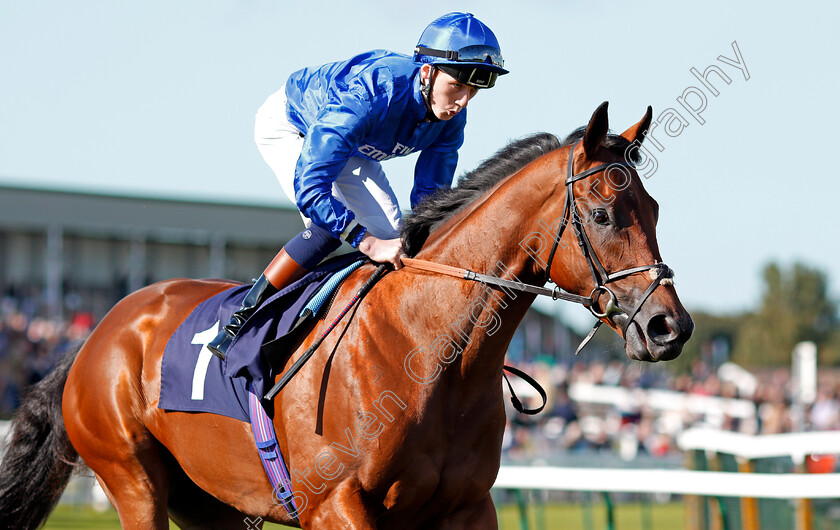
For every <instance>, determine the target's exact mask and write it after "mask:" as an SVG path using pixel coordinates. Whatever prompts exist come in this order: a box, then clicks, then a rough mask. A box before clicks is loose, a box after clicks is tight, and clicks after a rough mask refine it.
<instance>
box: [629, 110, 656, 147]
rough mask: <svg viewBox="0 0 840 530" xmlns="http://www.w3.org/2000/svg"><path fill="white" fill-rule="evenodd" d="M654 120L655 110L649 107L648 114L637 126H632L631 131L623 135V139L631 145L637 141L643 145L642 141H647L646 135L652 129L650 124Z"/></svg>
mask: <svg viewBox="0 0 840 530" xmlns="http://www.w3.org/2000/svg"><path fill="white" fill-rule="evenodd" d="M652 119H653V109H652V108H651V107H650V105H648V108H647V112H646V113H645V117H644V118H642V121H640V122H639V123H637V124H636V125H632V126H630V128H629V129H627V130H626V131H624V132H623V133H621V136H622V138H624V139H625V140H627V141H628V142H630V143H631V144H632V143H633V142H635V141H636V140H638V141H639V143H642V140H644V139H645V134H647V132H648V129H649V128H650V122H651V120H652Z"/></svg>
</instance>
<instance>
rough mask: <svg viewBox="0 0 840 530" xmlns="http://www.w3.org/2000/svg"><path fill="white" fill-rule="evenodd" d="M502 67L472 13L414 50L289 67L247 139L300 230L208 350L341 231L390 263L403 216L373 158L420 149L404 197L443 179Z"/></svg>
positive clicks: (446, 21) (436, 30) (428, 32)
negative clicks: (473, 111)
mask: <svg viewBox="0 0 840 530" xmlns="http://www.w3.org/2000/svg"><path fill="white" fill-rule="evenodd" d="M506 73H508V71H507V70H505V69H504V61H503V59H502V53H501V49H500V47H499V42H498V41H497V40H496V36H495V35H494V34H493V32H492V31H490V28H488V27H487V26H485V25H484V24H483V23H482V22H481V21H479V20H478V19H477V18H475V17H474V16H473V15H472V14H470V13H449V14H447V15H444V16H442V17H440V18H438V19H437V20H435V21H434V22H432V23H431V24H429V26H428V27H427V28H426V29H425V30H424V31H423V34H422V35H421V36H420V40H419V42H418V43H417V47H416V48H415V49H414V57H413V58H412V57H409V56H406V55H402V54H398V53H393V52H389V51H385V50H374V51H370V52H367V53H363V54H361V55H357V56H355V57H353V58H351V59H349V60H347V61H342V62H336V63H330V64H326V65H323V66H321V67H318V68H304V69H303V70H299V71H297V72H295V73H293V74H292V75H291V76H290V77H289V79H288V81H287V82H286V85H285V86H284V87H283V88H282V89H281V90H280V91H278V92H276V93H275V94H273V95H271V96H270V97H269V98H268V100H266V102H265V103H264V104H263V105H262V107H260V109H259V110H258V111H257V116H256V125H255V140H256V142H257V147H258V148H259V150H260V153H261V154H262V156H263V158H264V159H265V161H266V163H267V164H268V165H269V167H271V169H272V170H273V171H274V174H275V175H276V177H277V179H278V180H279V181H280V185H281V187H282V188H283V191H284V192H285V193H286V195H288V196H289V198H290V199H292V200H293V201H294V202H295V204H296V205H297V207H298V208H299V209H300V211H301V215H302V217H303V221H304V224H305V226H306V229H305V230H304V231H303V232H301V233H300V234H298V235H297V236H295V237H294V238H292V239H291V240H290V241H289V242H288V243H287V244H286V245H285V246H284V247H283V249H281V250H280V252H279V253H278V254H277V256H276V257H275V258H274V259H273V260H272V262H271V263H270V264H269V265H268V267H267V268H266V269H265V271H264V272H263V274H262V276H260V278H259V279H258V280H257V281H256V282H255V283H254V285H253V287H252V288H251V290H250V291H249V292H248V294H247V295H246V296H245V299H244V300H243V302H242V307H241V308H240V309H239V310H237V311H236V312H235V313H234V314H233V316H232V317H231V319H230V322H229V323H228V324H227V325H226V326H225V327H224V328H223V329H222V330H221V331H220V332H219V334H218V335H217V336H216V338H215V339H214V340H213V341H212V342H211V343H210V344H208V347H209V348H210V351H212V352H213V353H214V354H215V355H217V356H219V357H221V358H222V359H224V358H225V355H226V353H227V349H228V347H229V346H230V344H231V342H233V339H234V338H235V337H236V334H237V333H238V332H239V329H240V328H241V327H242V325H243V324H244V323H245V321H246V320H247V319H248V318H249V317H250V316H251V314H252V313H253V312H254V311H255V310H256V308H257V307H258V306H259V305H260V304H261V303H262V302H263V301H265V300H266V299H267V298H268V297H270V296H271V295H272V294H274V293H276V292H277V291H278V290H281V289H283V288H284V287H286V286H288V285H289V284H291V283H292V282H294V281H295V280H297V279H299V278H300V277H302V276H303V275H304V274H305V273H306V272H308V271H309V270H312V269H313V268H314V267H315V266H316V265H317V264H318V263H319V262H320V261H321V260H322V259H324V258H325V257H326V256H327V255H328V254H330V253H331V252H333V251H334V250H336V249H337V248H338V247H339V246H340V245H341V241H342V240H344V241H346V242H347V243H349V244H350V245H351V246H353V247H355V248H358V250H360V251H361V252H362V253H364V254H366V255H367V256H368V257H369V258H370V259H371V260H373V261H375V262H379V263H391V264H392V265H393V266H394V268H395V269H399V268H400V267H401V266H402V263H401V261H400V256H401V255H403V251H402V241H401V239H400V227H401V218H402V214H401V212H400V208H399V204H398V202H397V197H396V195H395V194H394V192H393V190H392V189H391V185H390V184H389V183H388V180H387V179H386V177H385V173H384V172H383V171H382V167H381V165H380V162H382V161H383V160H387V159H389V158H393V157H396V156H405V155H408V154H410V153H416V152H419V153H420V155H419V157H418V159H417V163H416V165H415V169H414V187H413V189H412V192H411V206H412V207H414V206H415V205H416V204H417V203H418V202H419V201H420V200H422V199H423V198H424V197H425V196H427V195H429V194H431V193H433V192H435V191H436V190H438V189H440V188H448V187H450V186H451V185H452V179H453V176H454V173H455V166H456V164H457V162H458V149H459V148H460V147H461V144H462V143H463V141H464V125H465V124H466V120H467V113H466V106H467V103H468V102H469V101H470V99H471V98H472V97H473V96H475V95H476V93H477V92H478V90H479V89H482V88H490V87H492V86H493V85H494V84H495V82H496V78H497V77H498V76H499V75H503V74H506Z"/></svg>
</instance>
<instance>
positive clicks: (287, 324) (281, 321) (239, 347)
mask: <svg viewBox="0 0 840 530" xmlns="http://www.w3.org/2000/svg"><path fill="white" fill-rule="evenodd" d="M365 260H366V258H364V256H363V255H362V254H361V253H352V254H345V255H342V256H338V257H336V258H333V259H331V260H328V261H326V262H324V263H323V264H322V265H320V266H318V267H317V268H316V269H315V270H313V271H312V272H310V273H308V274H307V275H306V276H304V277H303V278H301V279H300V280H298V281H296V282H294V283H293V284H291V285H289V286H288V287H286V288H285V289H283V290H281V291H279V292H277V293H275V294H274V295H273V296H271V297H270V298H268V299H267V300H266V301H265V302H264V303H263V304H262V305H261V306H260V307H259V308H258V309H257V310H256V311H255V312H254V314H253V315H251V317H250V318H249V319H248V320H247V322H245V324H244V325H243V326H242V329H241V330H240V333H239V335H238V336H237V338H236V339H235V340H234V341H233V343H231V346H230V348H229V349H228V355H227V358H226V360H224V361H222V360H220V359H219V358H218V357H215V356H213V355H212V354H211V353H210V350H209V349H208V348H207V347H206V344H207V343H208V342H209V341H210V340H212V339H213V338H214V337H215V333H217V332H218V330H219V328H220V325H221V323H223V322H227V321H228V320H229V319H230V315H231V314H232V313H233V312H234V311H236V310H237V309H238V308H239V306H240V305H241V302H242V299H243V298H244V297H245V295H246V294H247V292H248V289H249V287H250V286H248V285H244V286H237V287H233V288H231V289H228V290H226V291H223V292H221V293H219V294H217V295H215V296H213V297H211V298H209V299H208V300H206V301H204V302H202V303H201V304H200V305H199V306H198V307H196V308H195V309H194V310H193V312H192V313H190V315H189V316H188V317H187V318H186V319H185V320H184V322H183V323H182V324H181V325H180V326H179V327H178V329H177V330H176V331H175V333H174V334H173V335H172V337H170V339H169V341H168V342H167V345H166V349H165V350H164V354H163V361H162V366H161V392H160V401H159V404H158V407H159V408H162V409H165V410H178V411H189V412H211V413H215V414H221V415H223V416H229V417H232V418H236V419H239V420H242V421H249V416H248V408H249V406H248V396H249V388H248V384H249V383H250V393H254V394H256V395H257V396H260V397H263V396H265V394H266V392H267V390H268V386H270V385H271V384H272V382H273V380H274V378H275V376H276V375H277V370H279V369H280V368H281V367H282V366H283V364H284V363H285V361H286V359H287V358H288V356H289V355H290V354H291V353H292V347H293V346H294V344H295V342H296V341H297V340H299V339H300V338H301V336H302V335H303V334H304V333H306V332H307V331H308V330H310V329H311V328H312V326H314V325H315V323H316V322H317V321H318V316H319V315H321V314H323V313H324V312H325V310H326V308H327V307H328V306H329V304H330V302H331V300H332V297H333V296H334V294H333V293H334V292H335V291H336V288H337V287H338V285H340V283H341V281H342V280H344V278H346V277H347V275H348V274H349V273H350V272H352V271H353V270H355V269H356V268H358V267H359V266H360V265H361V264H362V263H364V261H365Z"/></svg>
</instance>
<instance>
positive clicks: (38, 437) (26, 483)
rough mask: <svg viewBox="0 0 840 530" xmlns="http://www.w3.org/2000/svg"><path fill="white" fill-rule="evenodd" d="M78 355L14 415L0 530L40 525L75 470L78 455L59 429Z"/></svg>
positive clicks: (62, 363) (0, 484) (3, 471)
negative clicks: (64, 396)
mask: <svg viewBox="0 0 840 530" xmlns="http://www.w3.org/2000/svg"><path fill="white" fill-rule="evenodd" d="M78 351H79V348H76V349H75V350H72V351H69V352H68V353H67V354H65V355H64V357H62V358H61V360H59V362H58V364H57V365H56V366H55V368H53V370H52V371H51V372H50V373H49V374H48V375H47V376H46V377H45V378H44V379H43V380H41V381H40V382H39V383H37V384H36V385H34V386H33V387H32V388H31V389H30V390H29V392H28V393H27V395H26V397H25V398H24V400H23V402H22V403H21V405H20V407H19V408H18V410H17V412H16V413H15V417H14V419H13V421H12V430H11V433H10V434H9V443H8V445H7V447H6V453H5V455H4V456H3V464H2V467H0V530H6V529H14V530H20V529H30V528H31V529H35V528H38V527H39V526H41V525H42V524H43V523H44V521H45V520H46V519H47V516H48V515H49V514H50V512H51V511H52V510H53V508H54V507H55V505H56V503H57V502H58V499H59V497H60V496H61V493H62V492H63V491H64V488H65V487H66V486H67V483H68V482H69V481H70V475H71V474H72V472H73V470H74V469H75V468H76V461H77V460H78V458H79V455H78V453H76V450H75V449H74V448H73V446H72V445H71V444H70V440H69V438H68V437H67V431H66V430H65V429H64V420H63V418H62V415H61V399H62V394H63V393H64V383H65V382H66V381H67V374H68V373H69V372H70V367H71V366H72V365H73V361H74V360H75V359H76V354H77V353H78Z"/></svg>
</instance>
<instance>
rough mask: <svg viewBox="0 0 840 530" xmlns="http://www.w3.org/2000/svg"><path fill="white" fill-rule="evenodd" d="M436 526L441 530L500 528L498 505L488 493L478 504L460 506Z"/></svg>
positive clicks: (492, 529) (489, 529) (487, 529)
mask: <svg viewBox="0 0 840 530" xmlns="http://www.w3.org/2000/svg"><path fill="white" fill-rule="evenodd" d="M435 526H436V528H440V529H441V530H472V529H474V530H494V529H497V528H499V523H498V520H497V518H496V507H495V505H494V504H493V499H492V498H491V497H490V494H489V493H488V494H487V496H486V497H484V499H482V500H481V501H480V502H478V503H477V504H473V505H470V506H465V507H463V508H460V509H459V510H457V511H455V512H454V513H452V514H450V515H449V516H448V517H446V518H444V519H443V520H442V521H441V522H440V524H439V525H435Z"/></svg>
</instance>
